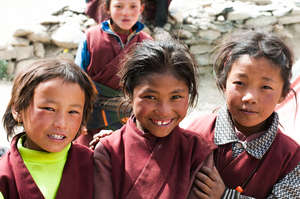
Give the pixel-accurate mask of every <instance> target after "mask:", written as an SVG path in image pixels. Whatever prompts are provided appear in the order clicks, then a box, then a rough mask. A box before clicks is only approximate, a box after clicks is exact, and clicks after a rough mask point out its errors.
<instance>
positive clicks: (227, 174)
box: [188, 114, 300, 198]
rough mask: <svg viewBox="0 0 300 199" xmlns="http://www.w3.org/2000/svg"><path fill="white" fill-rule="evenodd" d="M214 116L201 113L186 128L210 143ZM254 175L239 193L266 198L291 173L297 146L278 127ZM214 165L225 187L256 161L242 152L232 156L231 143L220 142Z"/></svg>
mask: <svg viewBox="0 0 300 199" xmlns="http://www.w3.org/2000/svg"><path fill="white" fill-rule="evenodd" d="M215 121H216V115H215V114H214V115H210V116H203V117H202V118H199V120H197V121H195V122H194V123H193V124H191V125H190V126H189V127H188V129H189V130H193V131H195V132H198V133H201V134H202V135H204V136H206V137H207V138H209V139H211V142H214V130H215V128H214V127H215ZM264 156H265V157H264V158H263V159H262V163H261V165H260V167H259V169H258V170H257V172H256V174H255V175H254V176H253V177H252V178H251V180H250V181H249V183H248V185H247V186H246V188H244V192H243V195H245V196H251V197H255V198H266V197H267V196H268V195H269V194H270V193H271V191H272V188H273V185H275V184H276V183H278V181H279V180H281V179H282V178H283V177H284V176H286V175H287V174H288V173H289V172H291V171H292V170H293V169H295V167H296V166H297V165H298V163H299V161H300V147H299V145H298V144H297V143H296V142H295V141H294V140H292V139H291V138H289V137H288V136H286V135H284V134H283V133H282V132H281V131H280V130H278V132H277V135H276V138H275V140H274V141H273V143H272V145H271V146H270V148H269V150H268V152H267V153H266V154H265V155H264ZM214 159H215V160H214V161H215V164H216V167H217V169H218V171H219V173H220V175H221V177H222V179H223V181H224V183H225V185H226V186H227V187H228V188H231V189H235V188H236V187H237V186H240V185H241V184H242V183H243V182H244V181H245V180H246V179H247V178H248V176H249V175H250V173H251V172H252V171H253V170H254V169H255V168H256V167H258V164H259V162H260V160H259V159H256V158H254V157H252V156H251V155H249V154H248V153H246V152H244V153H242V154H240V155H239V156H238V157H236V158H232V145H231V144H225V145H220V146H218V148H217V149H216V150H215V152H214Z"/></svg>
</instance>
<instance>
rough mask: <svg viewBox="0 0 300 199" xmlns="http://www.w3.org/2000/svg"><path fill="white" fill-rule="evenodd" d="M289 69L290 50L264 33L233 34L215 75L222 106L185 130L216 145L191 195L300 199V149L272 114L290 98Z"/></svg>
mask: <svg viewBox="0 0 300 199" xmlns="http://www.w3.org/2000/svg"><path fill="white" fill-rule="evenodd" d="M292 65H293V56H292V52H291V51H290V50H289V48H288V47H287V46H286V45H285V44H284V42H283V41H282V40H280V39H279V38H278V37H277V36H275V35H271V34H267V33H262V32H258V31H243V32H238V33H235V34H232V35H231V37H229V39H227V40H225V43H223V44H222V45H221V46H220V47H219V51H218V54H217V56H216V60H215V64H214V71H215V74H216V81H217V85H218V87H219V88H220V90H222V92H223V93H224V96H225V101H226V106H225V107H224V108H222V109H220V110H218V111H217V112H216V113H213V114H211V115H209V116H205V117H201V118H200V117H199V118H197V120H195V122H193V123H192V124H191V125H190V126H189V127H188V128H189V130H194V131H196V132H201V133H203V134H205V135H206V136H208V137H209V138H210V139H211V141H212V142H213V143H214V144H215V145H217V146H218V148H217V149H216V150H215V151H214V153H213V157H212V159H211V161H210V163H209V164H207V165H206V166H204V167H203V168H202V169H201V171H200V172H199V173H198V174H197V179H196V180H195V181H194V192H193V196H195V197H198V198H299V197H300V164H299V162H300V147H299V145H298V144H297V142H295V141H294V140H293V139H291V138H290V137H288V136H287V135H285V134H284V133H283V132H282V131H281V130H280V129H279V128H278V126H279V125H280V123H279V118H278V114H277V113H276V112H275V111H274V110H275V107H276V105H277V104H279V103H281V102H282V101H283V100H284V99H285V97H286V96H287V95H288V94H289V93H290V92H293V93H294V94H295V91H293V89H292V88H290V78H291V76H292V72H291V71H292ZM295 98H296V95H295ZM296 99H297V98H296Z"/></svg>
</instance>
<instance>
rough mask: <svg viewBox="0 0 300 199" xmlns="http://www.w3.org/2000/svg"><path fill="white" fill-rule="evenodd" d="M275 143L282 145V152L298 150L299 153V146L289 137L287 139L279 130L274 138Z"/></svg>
mask: <svg viewBox="0 0 300 199" xmlns="http://www.w3.org/2000/svg"><path fill="white" fill-rule="evenodd" d="M275 142H278V143H280V144H281V145H283V146H284V147H283V150H287V151H288V150H289V151H290V150H296V151H297V150H298V151H299V153H300V146H299V144H298V143H297V142H296V141H295V140H294V139H292V138H291V137H289V136H288V135H286V134H284V133H283V132H282V131H281V130H278V133H277V135H276V138H275Z"/></svg>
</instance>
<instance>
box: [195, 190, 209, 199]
mask: <svg viewBox="0 0 300 199" xmlns="http://www.w3.org/2000/svg"><path fill="white" fill-rule="evenodd" d="M193 192H194V193H195V195H196V196H197V198H200V199H208V198H209V197H208V195H206V194H205V193H203V192H202V191H200V190H198V189H197V188H193Z"/></svg>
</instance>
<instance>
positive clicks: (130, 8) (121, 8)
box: [108, 0, 144, 34]
mask: <svg viewBox="0 0 300 199" xmlns="http://www.w3.org/2000/svg"><path fill="white" fill-rule="evenodd" d="M143 10H144V5H143V4H142V3H141V0H111V2H110V5H109V11H108V12H109V14H110V17H111V18H112V20H113V24H112V27H113V29H114V31H116V32H118V33H122V34H128V33H129V32H130V30H131V28H132V27H133V25H134V24H135V23H136V22H137V21H138V19H139V16H140V15H141V14H142V12H143Z"/></svg>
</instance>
